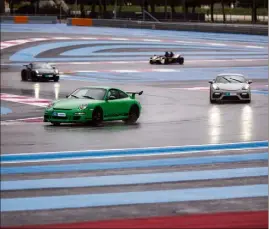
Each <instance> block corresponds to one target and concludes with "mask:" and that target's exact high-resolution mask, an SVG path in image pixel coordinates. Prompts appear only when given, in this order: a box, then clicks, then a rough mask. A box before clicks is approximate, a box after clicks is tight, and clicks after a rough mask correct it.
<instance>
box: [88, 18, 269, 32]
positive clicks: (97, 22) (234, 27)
mask: <svg viewBox="0 0 269 229" xmlns="http://www.w3.org/2000/svg"><path fill="white" fill-rule="evenodd" d="M92 26H101V27H102V26H103V27H120V28H140V29H156V30H177V31H196V32H214V33H236V34H252V35H266V36H267V35H268V27H267V25H249V24H219V23H193V22H178V23H164V22H148V21H131V20H106V19H92Z"/></svg>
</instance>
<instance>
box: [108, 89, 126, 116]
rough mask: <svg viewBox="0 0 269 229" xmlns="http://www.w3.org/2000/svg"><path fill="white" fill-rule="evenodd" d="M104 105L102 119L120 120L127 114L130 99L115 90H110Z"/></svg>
mask: <svg viewBox="0 0 269 229" xmlns="http://www.w3.org/2000/svg"><path fill="white" fill-rule="evenodd" d="M106 98H107V99H106V102H105V104H104V119H121V118H123V117H126V116H127V115H128V112H129V106H130V97H129V96H128V95H127V94H126V93H124V92H122V91H120V90H117V89H110V90H109V91H108V93H107V97H106Z"/></svg>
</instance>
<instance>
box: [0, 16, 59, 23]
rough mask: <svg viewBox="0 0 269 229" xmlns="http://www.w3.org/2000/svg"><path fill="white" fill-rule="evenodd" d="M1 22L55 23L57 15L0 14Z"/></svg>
mask: <svg viewBox="0 0 269 229" xmlns="http://www.w3.org/2000/svg"><path fill="white" fill-rule="evenodd" d="M0 19H1V23H16V24H56V23H57V16H1V17H0Z"/></svg>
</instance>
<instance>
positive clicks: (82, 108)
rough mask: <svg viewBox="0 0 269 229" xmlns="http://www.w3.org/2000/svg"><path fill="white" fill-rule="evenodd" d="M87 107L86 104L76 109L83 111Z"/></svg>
mask: <svg viewBox="0 0 269 229" xmlns="http://www.w3.org/2000/svg"><path fill="white" fill-rule="evenodd" d="M87 106H88V104H81V105H80V106H79V107H78V109H80V110H84V109H86V108H87Z"/></svg>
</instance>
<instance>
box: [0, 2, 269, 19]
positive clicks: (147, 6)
mask: <svg viewBox="0 0 269 229" xmlns="http://www.w3.org/2000/svg"><path fill="white" fill-rule="evenodd" d="M0 1H2V0H0ZM21 2H29V3H30V4H31V5H33V7H35V8H36V9H37V12H38V10H39V3H40V0H8V3H9V5H10V11H11V13H12V12H13V6H14V4H19V3H21ZM65 2H66V3H67V4H77V5H78V6H79V9H80V11H81V12H82V16H83V14H84V11H85V10H84V9H85V5H90V6H91V11H92V12H96V6H98V8H99V12H100V13H101V14H104V13H105V12H107V6H108V5H117V6H119V11H120V10H121V7H122V6H123V5H127V4H128V3H131V4H132V5H136V6H140V7H141V11H143V10H146V11H148V12H149V13H155V8H156V6H164V7H165V11H167V6H169V7H170V9H171V12H172V13H176V7H177V6H181V7H182V8H183V13H184V14H187V13H188V12H189V9H191V11H192V12H195V9H196V7H201V6H202V5H209V6H210V15H211V21H212V22H213V21H214V4H216V3H219V4H221V6H222V14H223V19H224V22H225V21H226V16H225V10H224V9H225V5H231V4H234V5H235V4H237V6H238V7H244V8H251V9H252V10H251V12H252V22H253V23H256V21H257V8H264V7H266V8H267V9H268V1H267V0H65Z"/></svg>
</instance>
